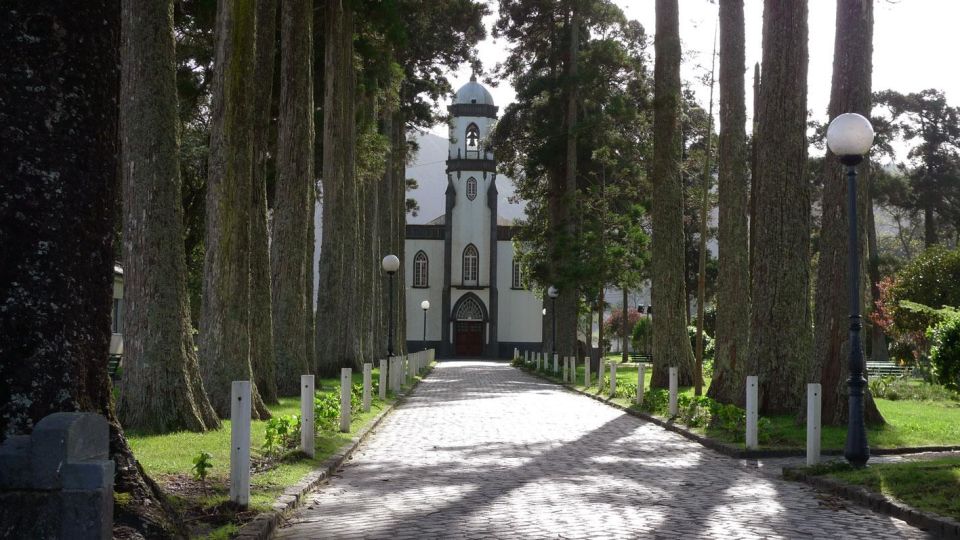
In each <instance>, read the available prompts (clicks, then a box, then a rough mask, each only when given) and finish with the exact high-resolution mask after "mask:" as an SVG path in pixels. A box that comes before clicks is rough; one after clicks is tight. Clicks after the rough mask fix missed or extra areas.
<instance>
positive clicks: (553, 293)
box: [547, 285, 560, 356]
mask: <svg viewBox="0 0 960 540" xmlns="http://www.w3.org/2000/svg"><path fill="white" fill-rule="evenodd" d="M559 295H560V291H558V290H557V288H556V287H554V286H553V285H551V286H550V288H549V289H547V296H549V297H550V309H551V310H552V311H553V338H552V339H551V340H550V341H551V342H552V344H551V346H552V347H553V355H554V356H556V355H557V296H559Z"/></svg>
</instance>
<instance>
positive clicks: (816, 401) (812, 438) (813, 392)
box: [807, 383, 821, 465]
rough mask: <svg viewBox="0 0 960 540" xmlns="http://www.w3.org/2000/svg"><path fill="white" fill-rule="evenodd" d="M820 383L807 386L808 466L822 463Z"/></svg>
mask: <svg viewBox="0 0 960 540" xmlns="http://www.w3.org/2000/svg"><path fill="white" fill-rule="evenodd" d="M820 403H821V401H820V383H810V384H808V385H807V465H816V464H817V463H819V462H820Z"/></svg>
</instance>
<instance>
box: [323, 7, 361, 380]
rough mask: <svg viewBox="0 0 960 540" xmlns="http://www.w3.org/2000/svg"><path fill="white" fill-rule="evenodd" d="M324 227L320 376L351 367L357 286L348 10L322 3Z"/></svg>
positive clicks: (354, 349) (350, 14)
mask: <svg viewBox="0 0 960 540" xmlns="http://www.w3.org/2000/svg"><path fill="white" fill-rule="evenodd" d="M324 28H325V32H324V34H325V39H326V47H325V51H324V54H325V58H324V85H325V89H324V104H323V175H322V180H323V227H322V236H323V238H322V248H321V252H320V282H319V285H318V286H317V315H316V339H317V341H316V349H315V350H316V355H317V370H318V373H319V374H320V375H322V376H332V375H336V374H337V373H339V369H340V368H341V367H355V366H354V361H355V359H356V357H357V353H358V351H357V333H356V321H357V317H358V315H357V310H356V309H355V306H354V304H353V302H354V300H355V296H354V295H355V294H358V293H359V291H357V290H356V289H357V287H356V275H355V273H356V271H357V267H356V266H357V263H358V262H359V261H360V258H359V255H358V253H357V246H358V240H359V231H358V230H357V212H358V210H359V208H358V198H357V197H358V194H357V186H356V184H355V182H354V176H355V175H354V163H355V153H356V119H355V118H354V110H355V105H354V100H355V96H354V87H355V81H354V77H355V75H354V68H353V10H352V8H351V7H350V6H349V5H347V4H344V3H342V2H327V3H326V13H325V17H324Z"/></svg>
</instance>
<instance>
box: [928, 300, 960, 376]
mask: <svg viewBox="0 0 960 540" xmlns="http://www.w3.org/2000/svg"><path fill="white" fill-rule="evenodd" d="M928 336H929V340H930V344H931V347H930V363H931V364H932V365H933V368H934V373H935V376H936V379H937V381H938V382H939V383H940V384H942V385H944V386H946V387H947V388H949V389H951V390H954V391H958V390H960V316H951V317H948V318H947V319H946V320H944V321H943V322H941V323H940V324H938V325H937V326H935V327H934V328H932V329H930V330H929V331H928Z"/></svg>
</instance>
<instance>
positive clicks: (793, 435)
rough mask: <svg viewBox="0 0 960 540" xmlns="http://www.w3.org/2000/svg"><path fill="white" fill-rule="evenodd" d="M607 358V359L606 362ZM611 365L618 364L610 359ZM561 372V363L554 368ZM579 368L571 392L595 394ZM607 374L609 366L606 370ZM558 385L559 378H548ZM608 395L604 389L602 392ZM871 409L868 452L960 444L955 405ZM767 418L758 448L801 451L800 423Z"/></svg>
mask: <svg viewBox="0 0 960 540" xmlns="http://www.w3.org/2000/svg"><path fill="white" fill-rule="evenodd" d="M610 358H611V357H610V356H609V355H608V359H610ZM614 361H619V357H616V358H615V359H614ZM560 367H561V368H562V367H563V366H562V363H561V365H560ZM583 369H584V368H583V364H582V363H580V364H578V365H577V382H578V384H577V385H576V386H577V388H579V389H580V390H584V391H586V392H588V393H591V394H597V393H598V392H599V389H598V388H597V377H596V373H591V381H590V382H591V383H592V384H591V386H590V387H589V388H585V387H584V386H583ZM606 372H607V374H608V375H609V372H610V371H609V368H607V370H606ZM548 376H550V377H551V378H553V379H554V380H556V381H558V382H559V381H560V378H559V377H553V376H552V374H548ZM651 376H652V369H651V368H650V367H649V366H647V368H646V370H645V373H644V388H645V389H649V388H650V378H651ZM617 382H618V384H619V383H621V382H627V383H629V384H634V385H635V384H637V367H636V366H635V365H633V366H631V365H623V366H618V368H617ZM709 386H710V378H709V377H704V383H703V390H704V394H706V390H707V388H709ZM678 390H679V393H680V395H686V396H690V397H692V396H693V395H694V389H693V387H691V386H687V387H680V388H679V389H678ZM605 393H606V395H607V396H609V388H606V389H605ZM610 401H612V402H614V403H617V404H619V405H622V406H624V407H629V408H632V409H636V410H639V407H638V406H637V405H636V404H635V403H634V402H633V399H632V398H630V399H628V398H624V397H616V398H613V399H611V400H610ZM876 402H877V407H878V408H879V409H880V412H881V414H883V416H884V418H885V419H886V420H887V424H886V425H884V426H882V427H877V428H868V430H867V437H868V440H869V442H870V446H871V447H873V448H904V447H923V446H952V445H960V402H956V401H952V400H949V399H944V400H936V401H912V400H897V401H891V400H887V399H877V400H876ZM767 419H768V420H769V422H770V423H769V429H767V430H766V431H765V432H764V433H761V435H762V437H761V445H760V448H761V449H762V448H768V449H773V448H805V447H806V440H807V439H806V425H805V424H797V422H796V418H795V417H793V416H771V417H767ZM689 429H691V430H692V431H694V432H697V433H700V434H702V435H707V436H710V437H712V438H715V439H718V440H721V441H724V442H728V443H733V444H742V442H743V441H742V434H741V435H740V436H739V437H735V436H733V435H732V434H731V433H729V432H724V431H721V430H717V429H710V428H706V429H702V428H689ZM821 433H822V448H823V449H825V450H827V449H831V450H839V449H842V448H843V446H844V442H845V440H846V434H847V429H846V426H823V428H822V431H821Z"/></svg>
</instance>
